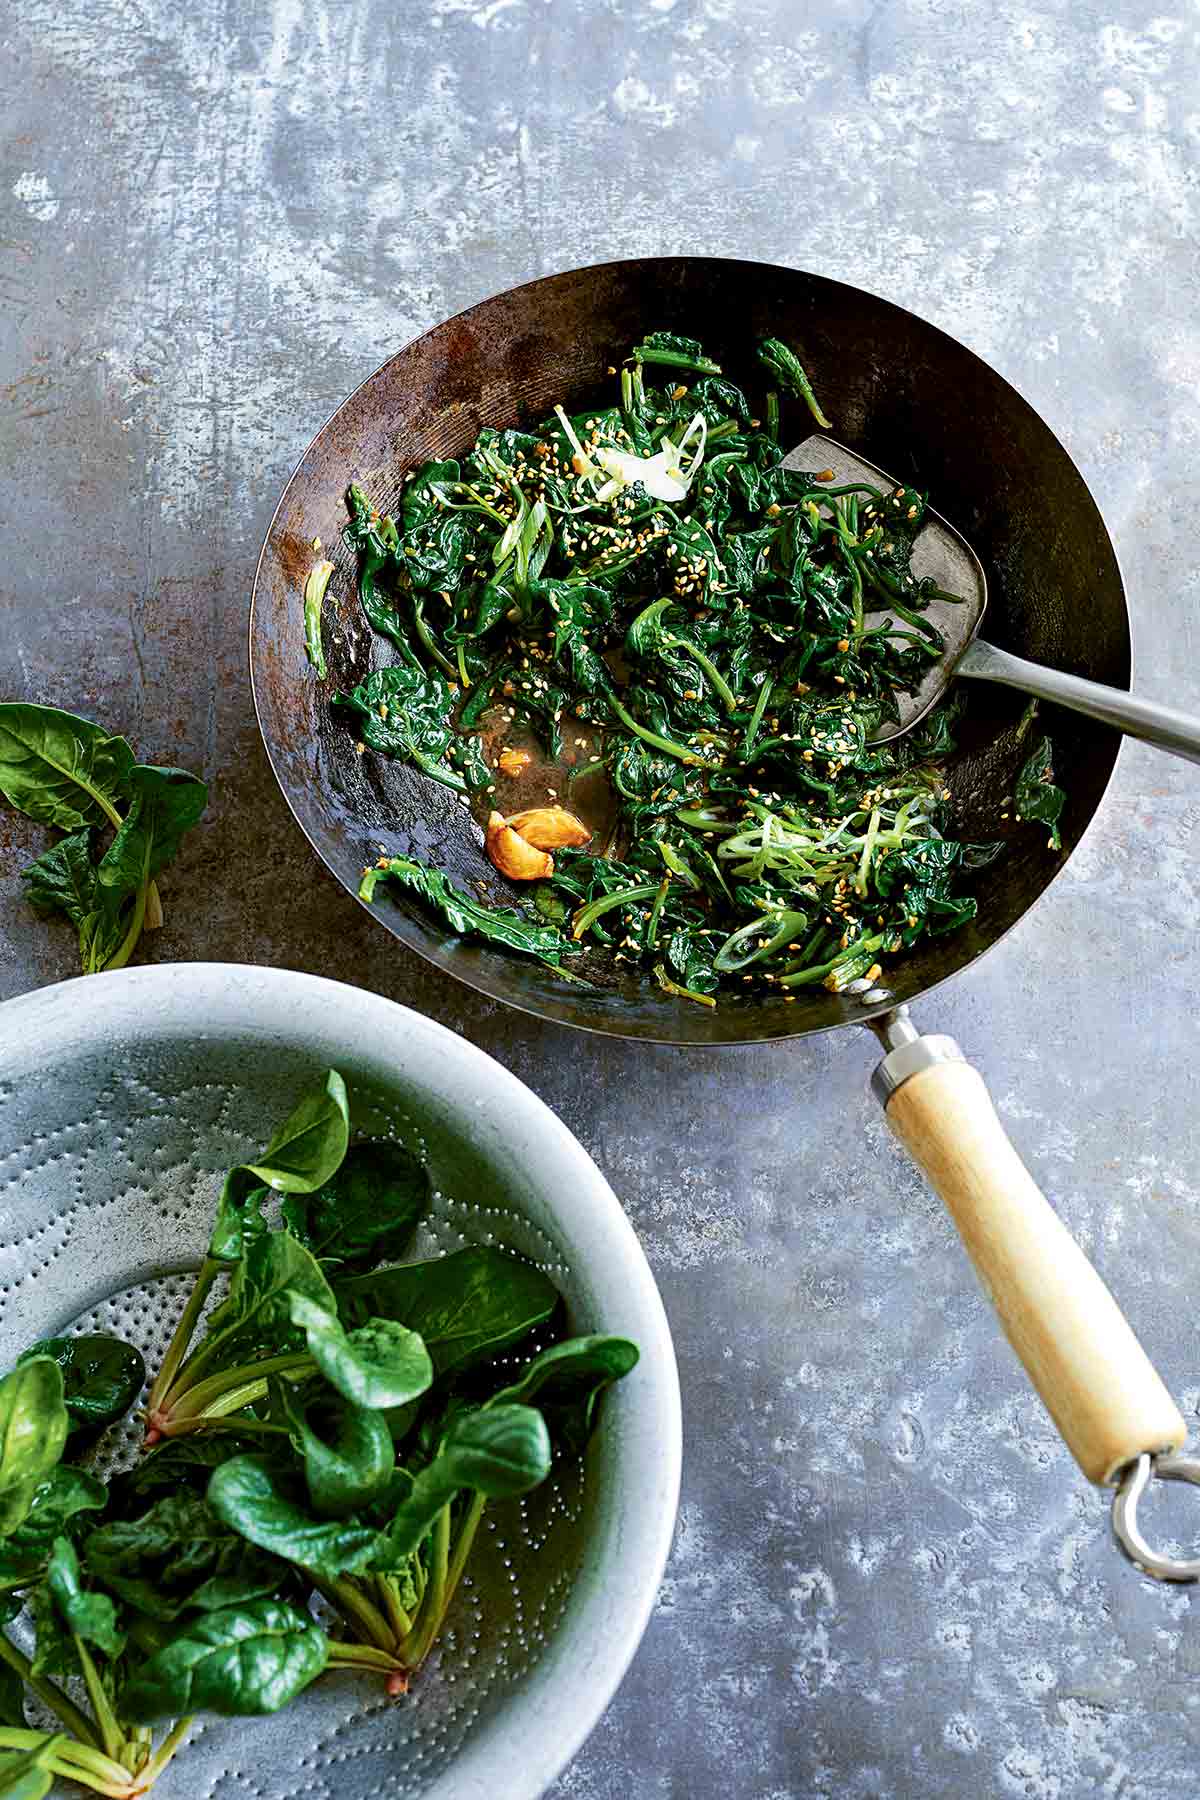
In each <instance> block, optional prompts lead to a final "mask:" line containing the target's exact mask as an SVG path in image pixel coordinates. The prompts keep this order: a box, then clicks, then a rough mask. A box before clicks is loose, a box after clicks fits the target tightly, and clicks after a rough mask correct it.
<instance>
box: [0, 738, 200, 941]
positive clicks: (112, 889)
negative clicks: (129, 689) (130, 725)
mask: <svg viewBox="0 0 1200 1800" xmlns="http://www.w3.org/2000/svg"><path fill="white" fill-rule="evenodd" d="M0 794H2V795H3V796H4V798H5V799H6V800H7V801H8V802H9V804H10V805H11V806H15V807H16V808H17V809H18V811H20V812H23V813H25V814H26V816H27V817H28V818H31V819H36V820H38V821H39V822H40V823H42V824H46V825H55V826H58V827H59V828H60V829H61V830H63V831H65V832H66V833H67V835H66V836H65V837H63V838H61V839H59V841H58V842H57V843H55V844H52V845H51V846H50V848H49V849H48V850H45V851H43V853H42V855H41V856H39V857H38V858H37V859H36V860H35V861H34V862H32V863H30V865H29V866H28V868H26V869H25V870H24V871H23V875H24V880H25V881H26V883H27V885H28V890H29V901H30V904H31V905H32V906H33V907H34V909H35V910H36V911H37V912H39V913H44V914H47V915H49V914H54V913H61V914H62V915H63V916H64V917H65V918H67V919H68V920H69V921H70V923H71V924H72V925H73V926H74V928H75V931H76V934H77V936H78V939H79V956H80V962H81V964H82V968H83V972H84V974H85V975H94V974H97V973H99V972H100V971H101V970H103V969H120V968H123V967H124V966H125V964H126V963H127V962H128V961H129V959H130V957H131V956H132V955H133V952H134V950H135V949H136V948H137V944H138V940H139V939H140V937H141V935H142V932H143V930H144V929H145V928H146V927H147V926H148V925H159V924H161V923H162V908H161V903H160V900H159V894H158V885H157V881H156V877H157V875H158V874H159V873H160V872H161V870H162V869H163V867H164V866H165V865H166V864H167V863H168V862H170V861H171V860H172V859H173V858H174V857H175V856H176V855H178V852H179V848H180V844H181V842H182V839H183V836H184V834H185V832H187V831H189V830H190V829H191V828H192V826H193V825H195V824H196V823H197V822H198V820H199V819H200V816H201V814H202V813H203V811H204V807H205V804H206V801H207V798H208V790H207V788H206V787H205V785H204V783H203V782H202V781H198V780H197V779H196V777H195V776H194V775H189V774H188V773H187V772H186V771H185V770H183V769H162V768H157V767H156V766H154V765H153V764H148V763H146V764H143V763H136V762H135V761H134V758H133V751H132V750H131V749H130V747H129V745H128V743H126V741H125V739H124V738H122V737H111V736H109V735H108V734H107V733H106V732H105V731H104V730H103V728H102V727H101V726H99V725H96V724H94V723H93V722H92V721H91V720H90V719H82V718H78V717H77V716H76V715H75V714H74V713H68V712H59V711H58V710H57V709H56V708H54V707H50V706H33V705H25V704H22V703H19V702H9V703H5V704H0ZM107 831H111V833H112V836H111V840H110V841H109V842H108V844H107V846H106V847H105V846H103V845H102V841H101V839H102V834H103V833H104V832H107Z"/></svg>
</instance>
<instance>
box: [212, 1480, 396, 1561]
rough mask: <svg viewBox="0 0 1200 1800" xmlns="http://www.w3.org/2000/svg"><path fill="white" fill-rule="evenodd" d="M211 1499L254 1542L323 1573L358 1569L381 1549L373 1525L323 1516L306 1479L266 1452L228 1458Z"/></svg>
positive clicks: (219, 1512) (223, 1516)
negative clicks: (312, 1505)
mask: <svg viewBox="0 0 1200 1800" xmlns="http://www.w3.org/2000/svg"><path fill="white" fill-rule="evenodd" d="M208 1503H209V1505H210V1506H211V1507H212V1509H213V1511H214V1512H215V1513H216V1514H217V1517H218V1518H220V1519H222V1520H223V1521H224V1522H225V1524H226V1525H230V1526H232V1527H233V1529H234V1530H235V1531H237V1532H240V1534H241V1535H242V1537H244V1538H245V1539H246V1540H247V1542H248V1543H251V1544H257V1545H258V1547H259V1549H260V1550H268V1551H270V1552H271V1554H272V1555H273V1556H278V1557H281V1558H282V1559H283V1561H285V1562H291V1563H297V1564H299V1566H300V1567H301V1568H306V1569H313V1570H315V1571H316V1572H317V1573H318V1574H320V1575H343V1574H353V1573H354V1572H355V1571H356V1570H358V1569H362V1568H365V1567H366V1565H367V1564H368V1562H369V1561H370V1559H371V1556H372V1553H373V1551H374V1549H375V1541H376V1537H377V1535H378V1534H377V1532H376V1531H375V1529H374V1527H373V1526H369V1525H362V1524H359V1523H357V1522H356V1521H354V1520H353V1519H344V1520H335V1519H319V1518H317V1517H316V1516H315V1515H314V1514H313V1513H312V1512H311V1511H310V1510H309V1506H308V1498H307V1494H306V1492H305V1489H304V1487H303V1484H302V1483H301V1482H299V1481H298V1480H297V1479H296V1478H295V1477H294V1476H292V1475H291V1474H285V1473H283V1472H282V1471H281V1470H279V1469H278V1468H277V1467H276V1466H275V1465H274V1464H272V1463H271V1462H270V1461H269V1460H268V1459H267V1458H266V1457H263V1456H233V1457H231V1458H230V1459H229V1461H228V1462H226V1463H223V1464H222V1465H221V1467H220V1468H218V1469H217V1470H215V1471H214V1474H213V1477H212V1480H211V1481H210V1482H209V1484H208Z"/></svg>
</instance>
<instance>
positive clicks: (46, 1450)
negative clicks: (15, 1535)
mask: <svg viewBox="0 0 1200 1800" xmlns="http://www.w3.org/2000/svg"><path fill="white" fill-rule="evenodd" d="M67 1424H68V1420H67V1409H66V1407H65V1406H64V1405H63V1379H62V1371H61V1370H60V1368H59V1366H58V1364H57V1363H56V1362H54V1361H52V1360H51V1358H50V1357H48V1356H34V1357H32V1358H31V1359H30V1360H29V1361H28V1362H23V1363H20V1364H18V1366H17V1367H16V1368H15V1369H14V1370H13V1371H12V1373H11V1374H9V1375H6V1376H5V1377H4V1379H3V1381H0V1538H6V1537H8V1536H10V1535H11V1533H12V1532H14V1531H15V1530H16V1529H17V1526H18V1525H19V1524H20V1523H21V1521H22V1520H23V1519H24V1517H25V1515H26V1513H28V1511H29V1509H30V1507H31V1506H32V1504H33V1497H34V1495H35V1494H36V1493H37V1490H38V1488H39V1487H40V1486H41V1484H42V1482H43V1481H45V1479H46V1477H47V1476H48V1475H49V1474H50V1471H51V1470H52V1469H53V1468H54V1465H55V1464H56V1463H57V1461H58V1459H59V1457H60V1456H61V1455H62V1453H63V1446H64V1445H65V1443H66V1441H67Z"/></svg>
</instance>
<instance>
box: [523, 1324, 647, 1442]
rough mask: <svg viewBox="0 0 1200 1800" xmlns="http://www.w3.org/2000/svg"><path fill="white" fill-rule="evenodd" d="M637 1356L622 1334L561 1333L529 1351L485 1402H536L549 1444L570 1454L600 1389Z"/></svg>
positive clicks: (591, 1422)
mask: <svg viewBox="0 0 1200 1800" xmlns="http://www.w3.org/2000/svg"><path fill="white" fill-rule="evenodd" d="M637 1360H638V1349H637V1345H636V1344H633V1343H631V1342H630V1340H629V1339H628V1338H621V1337H578V1338H567V1339H566V1340H565V1341H564V1342H562V1343H558V1344H551V1345H549V1346H548V1348H547V1349H545V1350H543V1351H541V1352H540V1353H539V1354H538V1355H537V1356H535V1357H534V1358H533V1360H532V1362H530V1363H529V1364H528V1365H527V1367H526V1368H524V1369H523V1370H522V1371H521V1374H520V1376H519V1378H518V1379H517V1380H516V1381H514V1382H511V1383H510V1384H509V1385H508V1386H507V1387H503V1388H501V1389H500V1391H499V1393H497V1394H496V1395H495V1396H494V1397H493V1399H492V1400H490V1401H489V1402H488V1406H489V1407H492V1406H500V1405H503V1404H506V1403H508V1402H521V1403H522V1404H524V1405H529V1404H531V1403H533V1402H536V1404H537V1406H538V1408H539V1410H540V1411H541V1413H542V1416H543V1418H544V1419H545V1420H546V1424H547V1427H548V1428H549V1431H550V1436H551V1439H552V1440H553V1442H554V1445H555V1448H556V1449H557V1450H558V1451H559V1452H560V1453H561V1454H564V1455H569V1456H575V1455H578V1453H579V1452H580V1451H581V1450H582V1449H583V1447H584V1445H585V1444H586V1443H587V1440H588V1438H589V1437H590V1436H591V1434H592V1430H593V1428H594V1426H595V1422H596V1411H597V1407H598V1406H599V1403H600V1397H601V1395H602V1394H603V1393H604V1390H605V1389H606V1388H608V1387H611V1385H612V1383H613V1382H614V1381H620V1380H622V1378H623V1377H624V1376H626V1375H628V1374H629V1372H630V1370H631V1369H633V1368H635V1367H636V1365H637Z"/></svg>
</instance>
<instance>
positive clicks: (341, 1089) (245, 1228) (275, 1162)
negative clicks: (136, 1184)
mask: <svg viewBox="0 0 1200 1800" xmlns="http://www.w3.org/2000/svg"><path fill="white" fill-rule="evenodd" d="M349 1142H350V1103H349V1101H348V1099H347V1098H346V1083H345V1082H344V1081H343V1079H342V1077H341V1076H340V1075H339V1074H338V1072H337V1070H336V1069H330V1070H329V1071H328V1073H327V1074H326V1076H325V1079H324V1081H323V1082H322V1084H321V1086H320V1087H319V1088H316V1089H314V1090H313V1091H312V1092H311V1093H308V1094H305V1095H304V1097H303V1099H302V1100H301V1101H300V1103H299V1105H298V1106H297V1107H296V1108H295V1110H294V1111H293V1112H291V1113H290V1114H289V1115H288V1117H287V1118H286V1119H285V1120H284V1122H283V1124H282V1125H281V1126H280V1127H279V1129H278V1131H276V1132H275V1133H274V1135H273V1136H272V1138H271V1141H270V1143H269V1144H268V1145H267V1147H266V1149H265V1150H264V1151H263V1152H262V1154H261V1155H260V1156H259V1157H258V1158H257V1160H256V1161H254V1162H252V1163H243V1164H241V1165H240V1166H239V1167H237V1168H235V1169H231V1170H230V1172H229V1174H228V1175H227V1176H226V1177H225V1183H224V1186H223V1188H222V1190H221V1198H220V1200H219V1201H218V1203H217V1216H216V1220H215V1222H214V1224H213V1229H212V1232H211V1234H210V1237H209V1244H208V1254H209V1256H210V1257H213V1258H214V1259H215V1260H216V1261H218V1262H236V1261H237V1260H238V1258H239V1257H241V1255H242V1254H243V1252H244V1250H245V1248H246V1244H247V1242H248V1241H249V1240H250V1239H253V1238H255V1237H258V1236H261V1235H262V1233H263V1231H264V1230H265V1229H266V1227H265V1224H264V1222H263V1218H262V1212H261V1208H260V1207H259V1206H258V1205H257V1204H256V1198H257V1196H259V1195H264V1196H265V1193H266V1192H267V1191H268V1190H269V1191H270V1192H273V1193H277V1194H288V1195H292V1194H310V1193H312V1192H313V1191H314V1190H315V1189H318V1188H322V1187H324V1185H325V1183H326V1182H328V1181H330V1180H332V1179H333V1177H334V1175H335V1174H336V1173H337V1171H338V1169H339V1168H340V1166H341V1163H342V1159H343V1158H344V1157H345V1154H346V1149H347V1146H348V1145H349Z"/></svg>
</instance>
